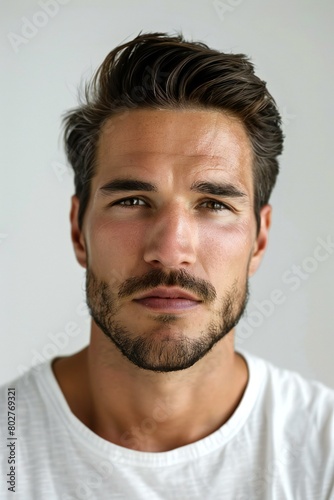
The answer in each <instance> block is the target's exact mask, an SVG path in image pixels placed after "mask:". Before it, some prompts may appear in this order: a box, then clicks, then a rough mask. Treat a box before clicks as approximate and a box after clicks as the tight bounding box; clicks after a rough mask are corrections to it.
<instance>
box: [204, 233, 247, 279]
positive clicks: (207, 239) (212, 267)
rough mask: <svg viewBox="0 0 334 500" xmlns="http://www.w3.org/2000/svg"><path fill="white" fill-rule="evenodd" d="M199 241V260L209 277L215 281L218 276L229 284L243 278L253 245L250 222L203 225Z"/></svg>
mask: <svg viewBox="0 0 334 500" xmlns="http://www.w3.org/2000/svg"><path fill="white" fill-rule="evenodd" d="M199 240H200V242H201V244H200V247H201V248H200V256H199V259H200V260H201V261H202V263H203V267H204V268H205V270H206V272H207V273H208V276H209V278H210V279H212V280H217V277H218V279H219V278H220V279H223V282H229V283H230V282H232V281H234V280H235V279H239V278H242V279H244V277H245V275H246V274H247V268H248V263H249V259H250V255H251V250H252V246H253V238H252V232H251V231H250V225H249V224H247V223H244V224H238V225H235V224H234V225H230V226H227V225H226V226H224V227H208V226H206V227H205V226H203V227H202V228H201V230H200V238H199Z"/></svg>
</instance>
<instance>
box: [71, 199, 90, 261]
mask: <svg viewBox="0 0 334 500" xmlns="http://www.w3.org/2000/svg"><path fill="white" fill-rule="evenodd" d="M79 206H80V202H79V198H78V197H77V196H75V195H74V196H72V198H71V212H70V221H71V238H72V243H73V248H74V253H75V256H76V258H77V261H78V262H79V264H80V265H81V266H82V267H84V268H86V267H87V253H86V245H85V240H84V235H83V232H82V230H81V229H80V228H79V223H78V214H79Z"/></svg>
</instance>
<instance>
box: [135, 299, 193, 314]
mask: <svg viewBox="0 0 334 500" xmlns="http://www.w3.org/2000/svg"><path fill="white" fill-rule="evenodd" d="M134 302H137V304H140V305H142V306H145V307H149V308H150V309H157V310H160V311H161V310H164V311H181V310H183V309H193V308H194V307H196V306H198V305H199V304H200V302H198V301H196V300H189V299H180V298H179V299H164V298H161V297H146V298H144V299H136V300H134Z"/></svg>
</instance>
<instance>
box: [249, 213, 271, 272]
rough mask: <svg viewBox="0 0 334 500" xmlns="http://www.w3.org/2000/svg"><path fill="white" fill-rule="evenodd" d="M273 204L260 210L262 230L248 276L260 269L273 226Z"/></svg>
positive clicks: (257, 239)
mask: <svg viewBox="0 0 334 500" xmlns="http://www.w3.org/2000/svg"><path fill="white" fill-rule="evenodd" d="M271 211H272V210H271V206H270V205H265V206H264V207H262V208H261V210H260V230H259V234H258V235H257V237H256V240H255V243H254V248H253V253H252V256H251V259H250V263H249V270H248V276H253V274H255V272H256V270H257V269H258V267H259V265H260V263H261V260H262V258H263V255H264V252H265V250H266V248H267V245H268V234H269V229H270V226H271Z"/></svg>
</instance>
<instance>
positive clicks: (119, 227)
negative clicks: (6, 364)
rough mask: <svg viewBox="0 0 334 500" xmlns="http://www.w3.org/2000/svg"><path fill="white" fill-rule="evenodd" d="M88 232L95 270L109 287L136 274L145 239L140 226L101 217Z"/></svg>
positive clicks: (90, 253) (90, 256)
mask: <svg viewBox="0 0 334 500" xmlns="http://www.w3.org/2000/svg"><path fill="white" fill-rule="evenodd" d="M88 232H89V241H88V242H87V243H88V253H89V258H90V261H91V262H92V263H93V264H92V268H93V270H94V271H95V272H96V273H98V274H99V276H101V277H102V276H103V278H104V279H105V280H106V281H108V282H109V283H110V282H111V281H115V280H116V281H117V282H119V283H122V282H123V281H124V279H126V278H128V277H129V272H130V273H131V270H132V269H134V270H135V268H136V267H137V262H138V256H139V255H141V250H142V239H143V238H142V236H141V234H142V232H141V231H140V230H139V228H138V225H136V224H129V223H127V224H126V225H125V224H124V223H122V222H114V221H113V222H111V221H110V219H109V220H108V218H104V217H97V218H96V219H95V220H93V219H92V220H91V224H90V228H89V230H88ZM134 274H135V273H134Z"/></svg>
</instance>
